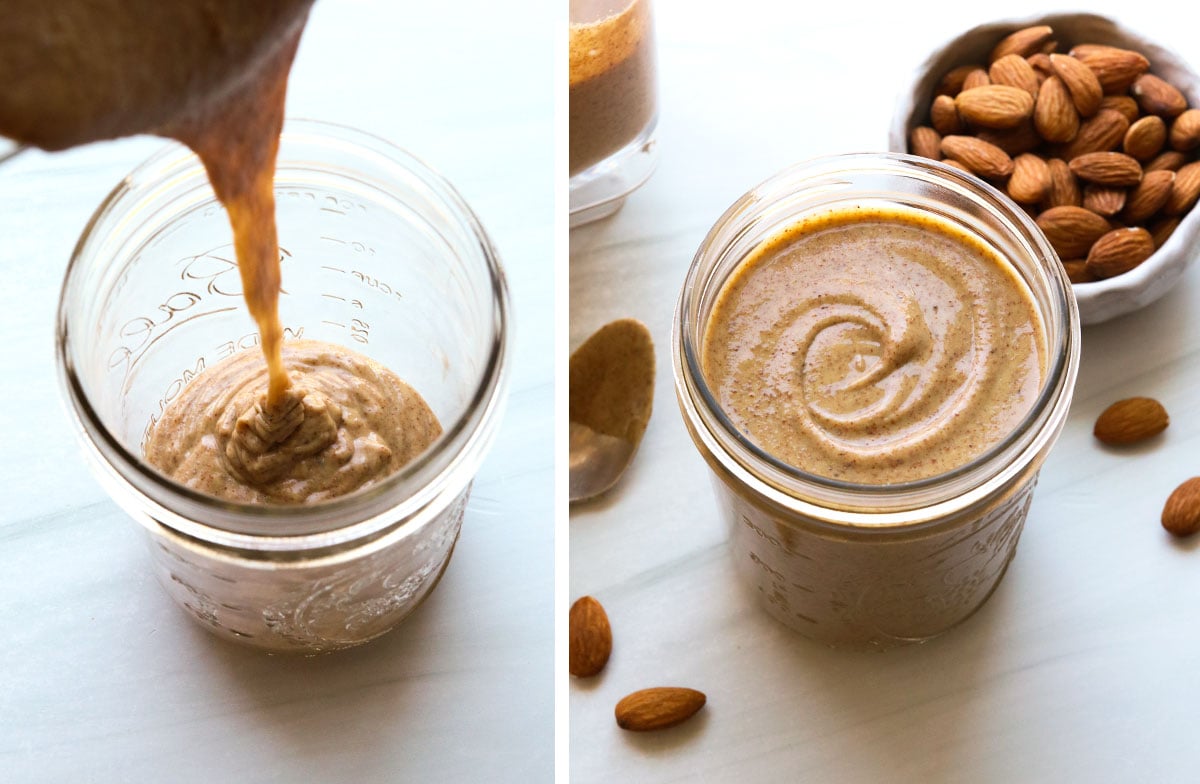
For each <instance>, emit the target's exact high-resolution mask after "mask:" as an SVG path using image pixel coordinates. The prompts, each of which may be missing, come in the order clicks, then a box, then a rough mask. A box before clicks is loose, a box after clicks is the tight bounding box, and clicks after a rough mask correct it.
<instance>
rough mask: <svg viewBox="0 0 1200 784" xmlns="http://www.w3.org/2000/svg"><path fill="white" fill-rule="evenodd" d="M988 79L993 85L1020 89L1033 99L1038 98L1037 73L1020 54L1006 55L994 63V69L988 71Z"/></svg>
mask: <svg viewBox="0 0 1200 784" xmlns="http://www.w3.org/2000/svg"><path fill="white" fill-rule="evenodd" d="M988 78H989V79H991V80H992V84H1006V85H1008V86H1009V87H1020V88H1021V89H1022V90H1024V91H1025V92H1027V93H1029V95H1030V97H1031V98H1037V94H1038V77H1037V73H1036V72H1035V71H1034V70H1033V66H1032V65H1030V64H1029V61H1028V60H1026V59H1025V58H1024V57H1022V56H1021V55H1019V54H1016V53H1014V54H1006V55H1004V56H1003V57H1001V58H1000V59H999V60H997V61H996V62H994V63H992V67H991V68H989V69H988Z"/></svg>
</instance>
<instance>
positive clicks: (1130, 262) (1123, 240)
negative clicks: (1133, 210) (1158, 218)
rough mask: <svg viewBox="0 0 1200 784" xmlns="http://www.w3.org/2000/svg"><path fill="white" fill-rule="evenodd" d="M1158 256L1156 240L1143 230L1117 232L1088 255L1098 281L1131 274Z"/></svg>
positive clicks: (1139, 228)
mask: <svg viewBox="0 0 1200 784" xmlns="http://www.w3.org/2000/svg"><path fill="white" fill-rule="evenodd" d="M1152 255H1154V239H1153V238H1152V237H1151V236H1150V232H1148V231H1146V230H1145V229H1143V228H1141V227H1137V226H1135V227H1128V228H1124V229H1113V230H1112V231H1110V232H1108V233H1107V234H1105V235H1104V236H1102V237H1101V238H1100V239H1098V240H1096V242H1095V243H1093V245H1092V247H1091V250H1089V251H1088V254H1087V266H1088V270H1089V271H1090V272H1091V273H1092V274H1093V275H1095V276H1096V277H1097V278H1111V277H1113V276H1115V275H1120V274H1122V273H1125V272H1128V271H1129V270H1131V269H1133V268H1134V267H1136V266H1137V265H1139V264H1141V263H1142V262H1143V261H1145V260H1146V259H1148V258H1150V257H1151V256H1152Z"/></svg>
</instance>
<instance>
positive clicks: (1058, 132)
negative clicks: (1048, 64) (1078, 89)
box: [1033, 76, 1079, 142]
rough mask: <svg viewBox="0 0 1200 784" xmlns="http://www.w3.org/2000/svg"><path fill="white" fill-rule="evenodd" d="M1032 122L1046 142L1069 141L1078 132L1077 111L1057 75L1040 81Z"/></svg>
mask: <svg viewBox="0 0 1200 784" xmlns="http://www.w3.org/2000/svg"><path fill="white" fill-rule="evenodd" d="M1033 124H1034V127H1035V128H1037V132H1038V135H1039V136H1041V137H1042V138H1043V139H1045V140H1046V141H1048V142H1069V141H1071V140H1072V139H1074V138H1075V134H1076V133H1078V132H1079V112H1078V110H1076V109H1075V104H1074V102H1072V101H1071V95H1070V93H1068V92H1067V87H1066V85H1064V84H1063V83H1062V80H1061V79H1059V78H1058V77H1057V76H1051V77H1050V78H1048V79H1047V80H1046V81H1044V82H1042V86H1041V89H1039V90H1038V97H1037V101H1036V103H1035V104H1034V107H1033Z"/></svg>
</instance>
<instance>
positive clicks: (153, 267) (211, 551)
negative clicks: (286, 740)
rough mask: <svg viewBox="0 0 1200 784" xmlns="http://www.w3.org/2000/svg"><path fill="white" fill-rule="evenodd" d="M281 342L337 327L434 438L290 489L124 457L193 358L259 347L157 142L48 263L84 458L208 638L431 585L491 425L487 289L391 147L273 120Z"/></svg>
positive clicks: (208, 200)
mask: <svg viewBox="0 0 1200 784" xmlns="http://www.w3.org/2000/svg"><path fill="white" fill-rule="evenodd" d="M275 198H276V203H277V208H276V210H277V221H278V226H279V237H280V255H281V259H282V275H283V293H282V295H281V297H280V302H279V312H280V320H281V322H282V324H283V327H284V330H285V341H286V340H287V339H297V338H304V339H316V340H321V341H326V342H329V343H334V344H339V345H344V346H346V347H348V348H351V349H353V350H354V351H357V352H359V353H361V354H365V355H366V356H368V357H370V358H371V359H374V360H376V361H378V362H379V363H380V364H382V365H383V366H384V367H386V368H388V369H390V370H392V371H393V372H394V373H396V374H397V375H398V376H399V377H401V378H402V379H404V380H405V381H406V382H407V383H409V384H410V385H411V386H412V387H413V388H414V389H416V390H417V392H418V393H419V394H420V395H421V396H422V397H424V398H425V400H426V401H427V402H428V404H429V406H430V408H432V410H433V412H434V413H435V414H436V416H437V417H438V419H439V420H440V421H441V423H442V426H443V433H442V435H441V436H440V437H439V438H438V439H437V440H436V441H435V442H434V443H433V444H432V445H431V446H430V447H428V448H427V449H426V450H425V451H424V452H422V453H421V454H420V455H419V456H418V457H417V458H416V459H414V460H413V461H412V462H410V463H409V464H407V465H405V466H404V467H403V468H401V469H400V470H399V471H398V472H396V473H394V474H392V475H390V476H388V477H386V478H385V479H382V480H380V481H379V482H377V483H376V484H373V485H371V486H369V487H366V488H363V489H361V490H359V491H357V492H355V493H352V494H349V495H346V496H343V497H340V498H336V499H333V500H330V501H325V502H321V503H317V504H312V505H303V506H281V505H249V504H238V503H232V502H228V501H222V500H220V499H217V498H214V497H210V496H207V495H203V494H200V493H197V492H195V491H193V490H191V489H189V488H187V487H185V486H183V485H181V484H178V483H176V482H174V481H172V480H171V479H169V478H167V477H166V476H164V475H163V474H161V473H159V472H158V471H157V470H155V469H154V468H152V467H151V466H149V465H148V464H146V463H145V462H144V461H143V459H142V456H143V448H144V443H145V441H146V439H147V437H148V435H149V433H150V431H151V429H152V428H153V426H154V424H155V422H156V421H157V420H158V418H159V417H160V416H161V414H162V411H163V410H164V409H165V408H166V406H168V405H169V404H170V403H171V401H172V400H174V399H175V398H176V397H177V396H178V395H179V394H180V392H181V391H182V390H183V388H184V387H185V386H186V385H187V384H188V383H189V382H190V381H191V380H192V379H193V378H195V377H196V376H198V375H199V374H201V373H202V372H204V370H205V369H206V368H210V367H212V366H213V365H215V364H217V363H218V362H220V361H221V360H223V359H225V358H227V357H229V356H231V355H233V354H235V353H237V352H241V351H254V352H258V351H260V349H259V347H258V334H257V332H256V330H255V329H254V325H253V322H252V321H251V319H250V317H249V314H248V313H247V311H246V307H245V304H244V302H243V300H242V293H241V284H240V280H239V277H238V270H237V266H236V264H235V262H234V254H233V248H232V243H231V237H230V228H229V222H228V219H227V217H226V215H225V211H224V209H223V208H222V207H221V205H220V204H219V203H218V202H217V201H216V198H215V196H214V195H213V192H212V189H211V187H210V186H209V183H208V180H207V178H206V177H205V173H204V169H203V167H202V166H201V164H200V162H199V161H198V159H197V158H196V157H195V156H194V155H192V154H191V153H190V152H188V151H187V150H186V149H184V148H183V147H181V146H177V145H176V146H172V147H170V148H168V149H166V150H164V151H163V152H161V153H160V154H158V155H156V156H154V157H153V158H151V159H150V160H149V161H147V162H146V163H144V164H143V165H141V166H140V167H138V168H137V169H136V170H134V171H133V172H132V173H131V174H130V175H129V176H127V177H126V178H125V180H124V181H122V183H121V184H120V185H118V186H117V188H116V189H115V190H114V191H113V192H112V193H111V194H110V195H109V197H108V198H107V199H106V200H105V201H104V203H103V204H102V205H101V206H100V207H99V209H98V210H97V211H96V213H95V215H94V216H93V217H92V219H91V222H90V223H89V224H88V226H87V228H86V229H85V231H84V233H83V236H82V237H81V238H80V240H79V243H78V245H77V246H76V249H75V253H74V255H73V257H72V259H71V262H70V264H69V266H68V268H67V272H66V278H65V281H64V283H63V290H62V299H61V302H60V308H59V323H58V360H59V370H60V376H61V379H62V382H63V386H64V393H65V396H66V398H67V401H68V406H69V409H70V411H71V413H72V414H73V415H74V417H75V420H76V424H77V426H78V431H79V434H80V437H81V440H82V442H83V444H84V447H85V452H86V454H87V455H88V456H89V458H90V462H91V464H92V467H93V469H94V470H95V473H96V475H97V476H98V477H99V479H100V480H101V482H102V484H103V485H104V487H105V489H106V490H107V491H108V492H109V494H110V495H111V496H112V497H113V498H114V500H116V501H117V503H118V504H119V505H120V506H121V507H122V508H123V509H124V510H125V511H126V512H128V513H129V514H130V515H131V516H132V517H133V518H134V519H135V520H136V521H137V522H139V523H140V524H141V525H142V527H143V529H144V530H145V532H146V533H147V534H148V541H149V544H150V551H151V554H152V560H153V563H154V566H155V572H156V575H157V577H158V578H159V581H160V582H161V583H162V585H163V586H164V587H165V588H166V590H167V592H168V593H169V594H170V595H171V596H172V598H173V599H175V601H176V602H177V603H179V604H180V605H181V606H182V607H184V608H185V609H186V611H187V612H188V613H189V614H190V616H191V617H192V618H194V619H195V620H196V621H198V622H199V623H200V624H201V625H203V626H204V627H205V628H207V629H209V630H210V631H212V632H214V633H216V634H218V635H219V636H222V637H225V638H228V639H232V640H236V641H238V642H241V643H245V644H248V645H251V646H255V647H258V648H262V649H265V650H269V651H295V652H302V653H318V652H323V651H331V650H337V649H340V648H346V647H350V646H353V645H358V644H360V643H363V642H366V641H368V640H371V639H373V638H375V637H377V636H379V635H381V634H383V633H384V632H386V631H388V630H390V629H391V628H392V627H394V626H395V625H396V624H397V623H399V622H400V621H401V620H402V619H403V618H405V617H406V616H407V615H408V614H409V613H411V612H412V611H413V610H414V609H415V608H416V607H417V606H418V605H419V604H420V602H421V601H422V600H423V599H424V598H425V597H426V596H428V594H429V592H430V591H431V590H432V589H433V588H434V586H435V585H436V584H437V581H438V579H439V578H440V577H441V575H442V572H443V571H444V570H445V568H446V565H447V563H448V562H449V558H450V554H451V552H452V551H453V548H454V544H455V542H456V541H457V538H458V533H459V529H460V527H461V525H462V519H463V512H464V509H465V507H466V503H467V496H468V493H469V490H470V484H471V481H472V479H473V477H474V475H475V472H476V471H477V470H478V468H479V465H480V463H481V462H482V460H483V458H484V455H485V454H486V452H487V450H488V448H489V446H490V444H491V442H492V439H493V437H494V435H495V431H496V429H497V426H498V424H499V419H500V414H501V409H502V403H503V399H504V393H505V389H506V386H507V384H506V379H507V375H508V373H507V364H508V360H507V350H508V349H507V343H508V337H507V331H508V309H509V305H508V292H507V287H506V284H505V280H504V274H503V271H502V269H501V267H500V264H499V260H498V258H497V255H496V252H495V251H494V249H493V248H492V246H491V243H490V241H489V240H488V237H487V235H486V233H485V232H484V230H483V227H482V226H481V225H480V224H479V222H478V220H477V219H476V218H475V216H474V215H473V214H472V212H471V210H470V208H469V207H468V206H467V205H466V204H465V203H464V202H463V201H462V199H461V197H459V195H458V194H457V193H456V192H455V191H454V189H453V188H452V187H451V186H450V185H449V184H448V183H447V182H446V181H445V180H443V179H442V178H441V177H439V176H438V175H437V174H435V173H434V172H433V171H431V170H430V169H428V168H427V167H426V166H425V165H424V164H422V163H420V162H419V161H418V160H416V159H415V158H413V157H412V156H410V155H408V154H407V153H405V152H404V151H402V150H400V149H398V148H396V147H394V146H392V145H391V144H389V143H387V142H385V141H383V140H381V139H379V138H377V137H374V136H371V135H368V134H366V133H362V132H360V131H355V130H352V129H349V128H345V127H340V126H335V125H329V124H324V123H315V122H309V121H290V122H289V123H288V124H287V125H286V126H285V128H284V133H283V136H282V139H281V144H280V150H279V157H278V163H277V167H276V175H275Z"/></svg>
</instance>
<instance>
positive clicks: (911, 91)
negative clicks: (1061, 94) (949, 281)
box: [888, 14, 1200, 324]
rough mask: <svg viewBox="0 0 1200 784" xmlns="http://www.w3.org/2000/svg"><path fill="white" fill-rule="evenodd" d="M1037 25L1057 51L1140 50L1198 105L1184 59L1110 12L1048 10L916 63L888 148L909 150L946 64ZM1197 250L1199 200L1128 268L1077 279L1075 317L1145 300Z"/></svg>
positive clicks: (1089, 317) (1106, 313)
mask: <svg viewBox="0 0 1200 784" xmlns="http://www.w3.org/2000/svg"><path fill="white" fill-rule="evenodd" d="M1043 24H1044V25H1050V26H1051V27H1052V28H1054V38H1055V40H1057V41H1058V51H1060V52H1066V51H1068V50H1069V49H1070V48H1071V47H1072V46H1074V45H1075V44H1081V43H1098V44H1109V45H1111V46H1119V47H1123V48H1125V49H1133V50H1136V51H1138V52H1141V53H1142V54H1144V55H1145V56H1146V57H1147V59H1149V60H1150V70H1151V72H1152V73H1154V74H1157V75H1158V76H1161V77H1162V78H1163V79H1166V80H1167V81H1168V82H1170V83H1171V84H1173V85H1175V86H1176V87H1178V88H1179V90H1180V92H1182V93H1183V94H1184V95H1185V96H1186V97H1187V99H1188V106H1189V107H1191V108H1197V107H1200V77H1197V76H1196V73H1195V72H1194V71H1193V70H1192V69H1191V68H1190V67H1189V66H1188V64H1187V63H1186V62H1185V61H1184V60H1183V58H1181V57H1179V56H1178V55H1176V54H1174V53H1172V52H1170V51H1168V50H1166V49H1164V48H1162V47H1161V46H1159V45H1157V44H1155V43H1154V42H1152V41H1150V40H1148V39H1147V38H1145V36H1142V35H1140V34H1138V33H1136V32H1134V31H1132V30H1130V29H1129V28H1128V27H1125V26H1124V25H1118V24H1117V23H1116V22H1114V21H1113V20H1111V19H1108V18H1105V17H1103V16H1096V15H1094V14H1049V15H1042V16H1035V17H1029V18H1026V19H1009V20H1004V21H999V22H990V23H988V24H983V25H979V26H978V27H975V28H972V29H971V30H968V31H967V32H965V33H963V34H962V35H960V36H958V37H957V38H955V39H954V40H952V41H950V42H949V43H947V44H946V45H945V46H943V47H941V48H940V49H938V50H937V51H935V52H934V53H933V54H931V55H930V56H929V58H928V59H927V60H926V61H925V62H924V63H922V64H921V66H920V67H919V68H918V69H917V71H916V73H914V74H913V77H912V81H911V83H910V85H909V86H908V88H907V89H905V90H903V91H902V92H901V94H900V96H899V99H898V100H897V102H896V111H895V114H894V115H893V117H892V127H891V129H890V131H889V132H888V149H889V150H891V151H892V152H907V151H908V136H909V132H910V131H911V130H912V129H913V127H915V126H916V125H920V124H923V123H924V122H925V118H926V117H927V116H928V111H929V104H930V101H931V100H932V96H933V90H934V88H935V87H936V86H937V84H938V82H939V81H940V80H941V78H942V76H943V75H944V74H945V73H946V72H947V71H949V70H950V69H951V68H954V67H955V66H959V65H964V64H966V63H976V62H978V63H986V62H987V56H988V53H989V52H990V51H991V50H992V47H994V46H995V45H996V43H997V42H999V41H1000V39H1001V38H1003V37H1004V36H1006V35H1008V34H1009V33H1011V32H1013V31H1014V30H1020V29H1021V28H1023V27H1030V26H1033V25H1043ZM1198 255H1200V207H1193V208H1192V209H1191V210H1190V211H1189V212H1188V213H1187V215H1186V216H1184V219H1183V221H1182V222H1181V223H1180V224H1179V227H1178V228H1177V229H1175V232H1174V233H1173V234H1172V235H1171V237H1170V239H1168V240H1167V242H1166V243H1164V244H1163V246H1162V247H1161V248H1159V249H1158V250H1157V251H1156V252H1155V253H1154V255H1153V256H1151V257H1150V258H1148V259H1146V260H1145V261H1143V262H1142V263H1141V264H1139V265H1138V266H1137V267H1135V268H1134V269H1132V270H1130V271H1129V272H1126V273H1124V274H1123V275H1117V276H1116V277H1113V278H1108V279H1107V280H1101V281H1096V282H1094V283H1077V284H1075V285H1074V286H1073V287H1072V288H1073V289H1074V291H1075V299H1076V301H1077V302H1078V303H1079V318H1080V321H1082V322H1083V323H1084V324H1097V323H1099V322H1101V321H1108V320H1109V319H1112V318H1116V317H1117V316H1123V315H1125V314H1126V313H1130V312H1132V311H1134V310H1137V309H1138V308H1141V307H1144V306H1146V305H1149V304H1150V303H1151V302H1154V301H1155V300H1156V299H1158V298H1159V297H1161V296H1162V295H1163V294H1165V293H1167V291H1168V290H1169V289H1170V288H1171V286H1173V285H1175V282H1176V281H1177V280H1178V279H1179V277H1180V275H1182V274H1183V271H1184V270H1185V269H1186V268H1187V265H1188V264H1189V263H1191V262H1192V261H1193V260H1194V259H1195V258H1196V257H1197V256H1198Z"/></svg>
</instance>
